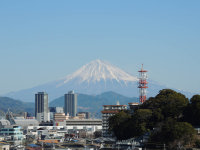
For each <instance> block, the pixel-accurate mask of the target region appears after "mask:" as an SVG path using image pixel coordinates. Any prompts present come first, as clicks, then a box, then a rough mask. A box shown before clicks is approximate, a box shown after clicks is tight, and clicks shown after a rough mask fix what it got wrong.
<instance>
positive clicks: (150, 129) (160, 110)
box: [109, 89, 200, 149]
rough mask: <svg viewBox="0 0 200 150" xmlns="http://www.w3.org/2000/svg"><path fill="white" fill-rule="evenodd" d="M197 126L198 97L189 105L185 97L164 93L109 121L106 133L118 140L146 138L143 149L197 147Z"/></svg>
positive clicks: (199, 142)
mask: <svg viewBox="0 0 200 150" xmlns="http://www.w3.org/2000/svg"><path fill="white" fill-rule="evenodd" d="M196 126H200V95H194V96H193V97H192V98H191V99H190V101H189V99H188V98H186V97H185V95H183V94H181V93H177V92H176V91H173V90H171V89H164V90H161V91H160V92H159V94H158V95H157V96H155V97H151V98H149V99H148V100H147V101H146V102H144V103H143V104H141V105H138V107H137V108H136V109H135V110H134V113H131V112H129V111H121V112H119V113H118V114H116V115H114V116H112V117H110V118H109V130H110V132H111V133H112V134H114V136H115V137H116V138H117V139H118V140H124V139H129V138H133V137H135V138H138V137H140V136H142V135H144V134H146V133H148V134H149V135H150V137H149V140H148V142H147V143H146V146H147V147H148V146H156V145H159V144H160V145H164V144H166V146H168V149H174V148H177V146H179V147H181V146H186V147H199V146H200V141H199V140H198V137H197V134H196V132H195V129H194V127H196Z"/></svg>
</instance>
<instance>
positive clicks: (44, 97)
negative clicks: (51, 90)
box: [35, 92, 50, 122]
mask: <svg viewBox="0 0 200 150" xmlns="http://www.w3.org/2000/svg"><path fill="white" fill-rule="evenodd" d="M35 118H36V119H37V120H38V121H39V122H42V121H43V122H47V121H50V115H49V107H48V94H47V93H45V92H38V93H37V94H35Z"/></svg>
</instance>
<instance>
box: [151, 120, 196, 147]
mask: <svg viewBox="0 0 200 150" xmlns="http://www.w3.org/2000/svg"><path fill="white" fill-rule="evenodd" d="M194 135H195V130H194V128H193V127H192V125H191V124H189V123H187V122H177V121H176V120H174V119H172V118H168V119H167V120H165V121H164V122H163V123H162V125H161V127H160V128H157V131H155V132H154V133H153V134H152V135H151V137H150V141H149V142H157V143H165V144H167V145H169V146H170V147H171V148H173V147H177V144H181V145H186V144H190V142H192V141H193V140H194Z"/></svg>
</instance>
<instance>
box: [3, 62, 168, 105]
mask: <svg viewBox="0 0 200 150" xmlns="http://www.w3.org/2000/svg"><path fill="white" fill-rule="evenodd" d="M148 81H149V84H148V86H149V88H148V97H150V96H155V95H156V94H158V92H159V90H161V89H163V88H166V87H165V86H162V85H160V84H157V83H156V82H153V81H151V80H148ZM137 83H138V78H137V77H135V76H132V75H130V74H129V73H127V72H125V71H123V70H122V69H120V68H118V67H116V66H114V65H111V64H110V63H108V62H106V61H102V60H94V61H92V62H90V63H88V64H86V65H84V66H83V67H81V68H80V69H78V70H77V71H75V72H74V73H72V74H70V75H68V76H66V77H64V78H62V79H60V80H56V81H53V82H50V83H47V84H43V85H39V86H36V87H33V88H29V89H25V90H21V91H17V92H12V93H8V94H7V95H6V96H8V97H12V98H15V99H20V100H23V101H26V102H33V101H34V96H35V93H37V92H39V91H45V92H47V93H48V94H49V99H50V100H53V99H55V98H58V97H60V96H62V95H64V94H65V93H67V92H68V91H70V90H74V91H75V92H76V93H84V94H90V95H97V94H101V93H103V92H107V91H113V92H116V93H119V94H121V95H125V96H128V97H138V88H137V86H138V85H137Z"/></svg>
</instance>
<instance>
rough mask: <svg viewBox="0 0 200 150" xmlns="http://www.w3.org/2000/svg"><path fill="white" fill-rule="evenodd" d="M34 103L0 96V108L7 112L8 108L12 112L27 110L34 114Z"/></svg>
mask: <svg viewBox="0 0 200 150" xmlns="http://www.w3.org/2000/svg"><path fill="white" fill-rule="evenodd" d="M34 107H35V104H34V103H30V102H22V101H20V100H15V99H12V98H9V97H0V110H1V111H3V112H7V111H8V109H9V110H10V111H11V112H13V113H20V112H29V113H31V114H32V115H33V114H34Z"/></svg>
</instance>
